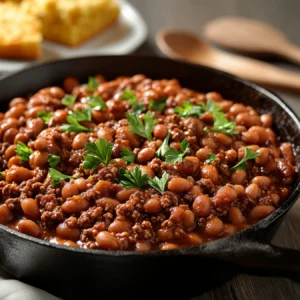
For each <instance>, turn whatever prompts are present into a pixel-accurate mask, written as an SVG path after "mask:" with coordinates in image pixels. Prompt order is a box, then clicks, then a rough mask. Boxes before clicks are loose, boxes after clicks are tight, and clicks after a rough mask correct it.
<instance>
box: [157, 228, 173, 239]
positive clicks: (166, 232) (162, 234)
mask: <svg viewBox="0 0 300 300" xmlns="http://www.w3.org/2000/svg"><path fill="white" fill-rule="evenodd" d="M157 238H158V240H159V241H161V242H167V241H170V240H173V239H174V233H173V230H172V229H171V228H163V229H159V230H158V232H157Z"/></svg>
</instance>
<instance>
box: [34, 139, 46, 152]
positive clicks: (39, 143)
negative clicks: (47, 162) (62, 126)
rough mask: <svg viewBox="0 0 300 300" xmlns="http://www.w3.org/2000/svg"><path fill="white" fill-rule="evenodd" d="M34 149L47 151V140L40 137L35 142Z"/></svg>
mask: <svg viewBox="0 0 300 300" xmlns="http://www.w3.org/2000/svg"><path fill="white" fill-rule="evenodd" d="M34 148H35V149H36V150H39V151H45V150H47V140H46V139H45V138H44V137H42V136H40V137H38V138H37V139H36V140H35V142H34Z"/></svg>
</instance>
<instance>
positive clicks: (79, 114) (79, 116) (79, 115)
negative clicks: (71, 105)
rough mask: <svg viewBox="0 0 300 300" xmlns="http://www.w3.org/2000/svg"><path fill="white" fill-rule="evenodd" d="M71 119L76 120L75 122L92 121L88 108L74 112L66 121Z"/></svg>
mask: <svg viewBox="0 0 300 300" xmlns="http://www.w3.org/2000/svg"><path fill="white" fill-rule="evenodd" d="M70 116H71V117H72V118H74V119H76V121H77V122H90V121H92V114H91V109H90V108H83V109H82V110H81V111H80V110H74V111H72V113H71V114H70V115H69V116H68V117H67V120H68V118H69V117H70Z"/></svg>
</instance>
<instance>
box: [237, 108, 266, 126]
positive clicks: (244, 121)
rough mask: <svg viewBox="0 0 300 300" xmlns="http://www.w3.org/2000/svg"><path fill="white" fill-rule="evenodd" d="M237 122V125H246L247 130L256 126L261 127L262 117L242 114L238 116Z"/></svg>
mask: <svg viewBox="0 0 300 300" xmlns="http://www.w3.org/2000/svg"><path fill="white" fill-rule="evenodd" d="M235 122H236V124H237V125H244V126H246V127H247V128H250V127H251V126H255V125H261V121H260V117H259V116H257V115H250V114H249V113H246V112H244V113H240V114H238V115H237V116H236V119H235Z"/></svg>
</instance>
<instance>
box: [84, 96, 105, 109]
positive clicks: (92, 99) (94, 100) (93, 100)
mask: <svg viewBox="0 0 300 300" xmlns="http://www.w3.org/2000/svg"><path fill="white" fill-rule="evenodd" d="M87 102H88V104H89V106H90V108H92V109H95V110H102V109H104V108H106V103H105V102H104V101H103V99H102V98H101V97H99V96H88V97H87Z"/></svg>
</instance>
